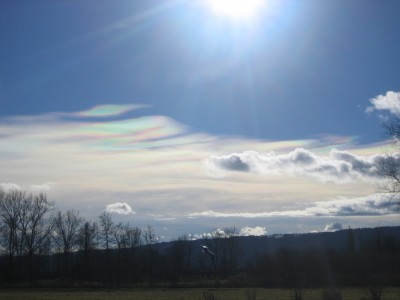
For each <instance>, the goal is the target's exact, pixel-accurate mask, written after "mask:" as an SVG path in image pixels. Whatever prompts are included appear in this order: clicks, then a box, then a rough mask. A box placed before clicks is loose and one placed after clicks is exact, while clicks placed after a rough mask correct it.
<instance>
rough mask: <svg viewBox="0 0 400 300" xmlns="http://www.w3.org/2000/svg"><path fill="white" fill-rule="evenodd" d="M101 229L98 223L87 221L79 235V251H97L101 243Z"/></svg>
mask: <svg viewBox="0 0 400 300" xmlns="http://www.w3.org/2000/svg"><path fill="white" fill-rule="evenodd" d="M98 237H99V227H98V225H97V222H95V221H93V222H89V221H85V222H84V223H83V225H82V226H81V228H80V229H79V234H78V245H79V249H81V250H83V251H90V250H93V249H96V248H97V246H98V243H99V240H98Z"/></svg>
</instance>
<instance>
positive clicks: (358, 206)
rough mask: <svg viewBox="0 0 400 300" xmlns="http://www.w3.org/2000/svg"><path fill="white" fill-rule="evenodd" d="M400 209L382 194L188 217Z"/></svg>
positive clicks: (387, 212)
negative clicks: (289, 207)
mask: <svg viewBox="0 0 400 300" xmlns="http://www.w3.org/2000/svg"><path fill="white" fill-rule="evenodd" d="M399 213H400V207H399V205H398V203H396V202H395V201H391V200H390V199H388V198H387V197H383V196H382V195H380V194H375V195H370V196H367V197H359V198H351V199H347V198H340V199H335V200H328V201H317V202H315V203H313V205H312V206H308V207H305V208H303V209H298V210H282V211H271V212H257V213H251V212H237V213H231V212H228V213H224V212H216V211H213V210H208V211H203V212H195V213H190V214H189V215H188V217H191V218H196V217H209V218H267V217H312V216H322V217H332V216H336V217H338V216H340V217H344V216H380V215H392V214H399Z"/></svg>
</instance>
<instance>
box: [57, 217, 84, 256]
mask: <svg viewBox="0 0 400 300" xmlns="http://www.w3.org/2000/svg"><path fill="white" fill-rule="evenodd" d="M82 222H83V219H82V218H81V217H80V216H79V212H78V211H75V210H68V211H67V212H66V213H62V212H60V211H59V212H57V214H56V215H55V216H54V217H53V240H54V242H55V243H56V245H57V246H58V248H59V249H60V250H61V252H63V253H70V252H71V251H72V250H73V249H74V248H75V247H76V246H77V244H78V233H79V228H80V226H81V224H82Z"/></svg>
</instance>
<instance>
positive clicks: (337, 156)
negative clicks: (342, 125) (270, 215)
mask: <svg viewBox="0 0 400 300" xmlns="http://www.w3.org/2000/svg"><path fill="white" fill-rule="evenodd" d="M394 157H395V159H397V160H399V161H400V155H399V154H395V155H394ZM385 159H386V156H385V155H383V154H375V155H371V156H360V155H355V154H353V153H350V152H348V151H340V150H336V149H333V150H331V151H330V154H329V155H328V156H321V155H318V154H316V153H313V152H311V151H309V150H306V149H303V148H297V149H295V150H293V151H291V152H289V153H287V154H276V153H275V152H269V153H259V152H256V151H246V152H242V153H233V154H229V155H221V156H218V155H212V156H210V157H209V158H208V159H206V160H205V161H204V166H205V169H206V171H207V172H208V173H209V174H211V175H213V174H215V175H216V176H224V175H226V174H227V172H230V171H238V172H252V173H257V174H261V175H283V174H286V175H290V176H306V177H309V178H312V179H315V180H317V181H321V182H333V183H346V182H350V181H354V180H369V181H371V180H377V179H379V178H380V176H379V170H378V164H379V162H381V161H382V160H385Z"/></svg>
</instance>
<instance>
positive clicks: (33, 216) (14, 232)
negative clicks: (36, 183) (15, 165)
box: [0, 190, 54, 279]
mask: <svg viewBox="0 0 400 300" xmlns="http://www.w3.org/2000/svg"><path fill="white" fill-rule="evenodd" d="M53 205H54V203H53V202H51V201H49V200H48V199H47V197H46V195H45V194H42V193H41V194H38V195H34V194H31V193H26V192H25V191H22V190H12V191H8V192H5V191H0V219H1V226H0V232H1V235H2V242H3V245H4V248H5V249H6V251H7V253H8V255H9V258H10V268H11V269H13V262H12V260H11V258H12V257H13V256H15V255H16V256H18V257H21V256H23V255H28V257H29V275H30V278H31V279H34V278H35V276H34V272H33V269H34V254H36V253H38V252H39V249H40V247H41V246H42V244H43V243H44V241H45V239H46V238H48V235H49V232H50V225H49V222H48V221H47V219H46V215H47V213H48V212H49V211H50V210H51V209H52V207H53ZM18 261H19V262H20V259H19V260H18ZM19 265H21V264H19Z"/></svg>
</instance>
